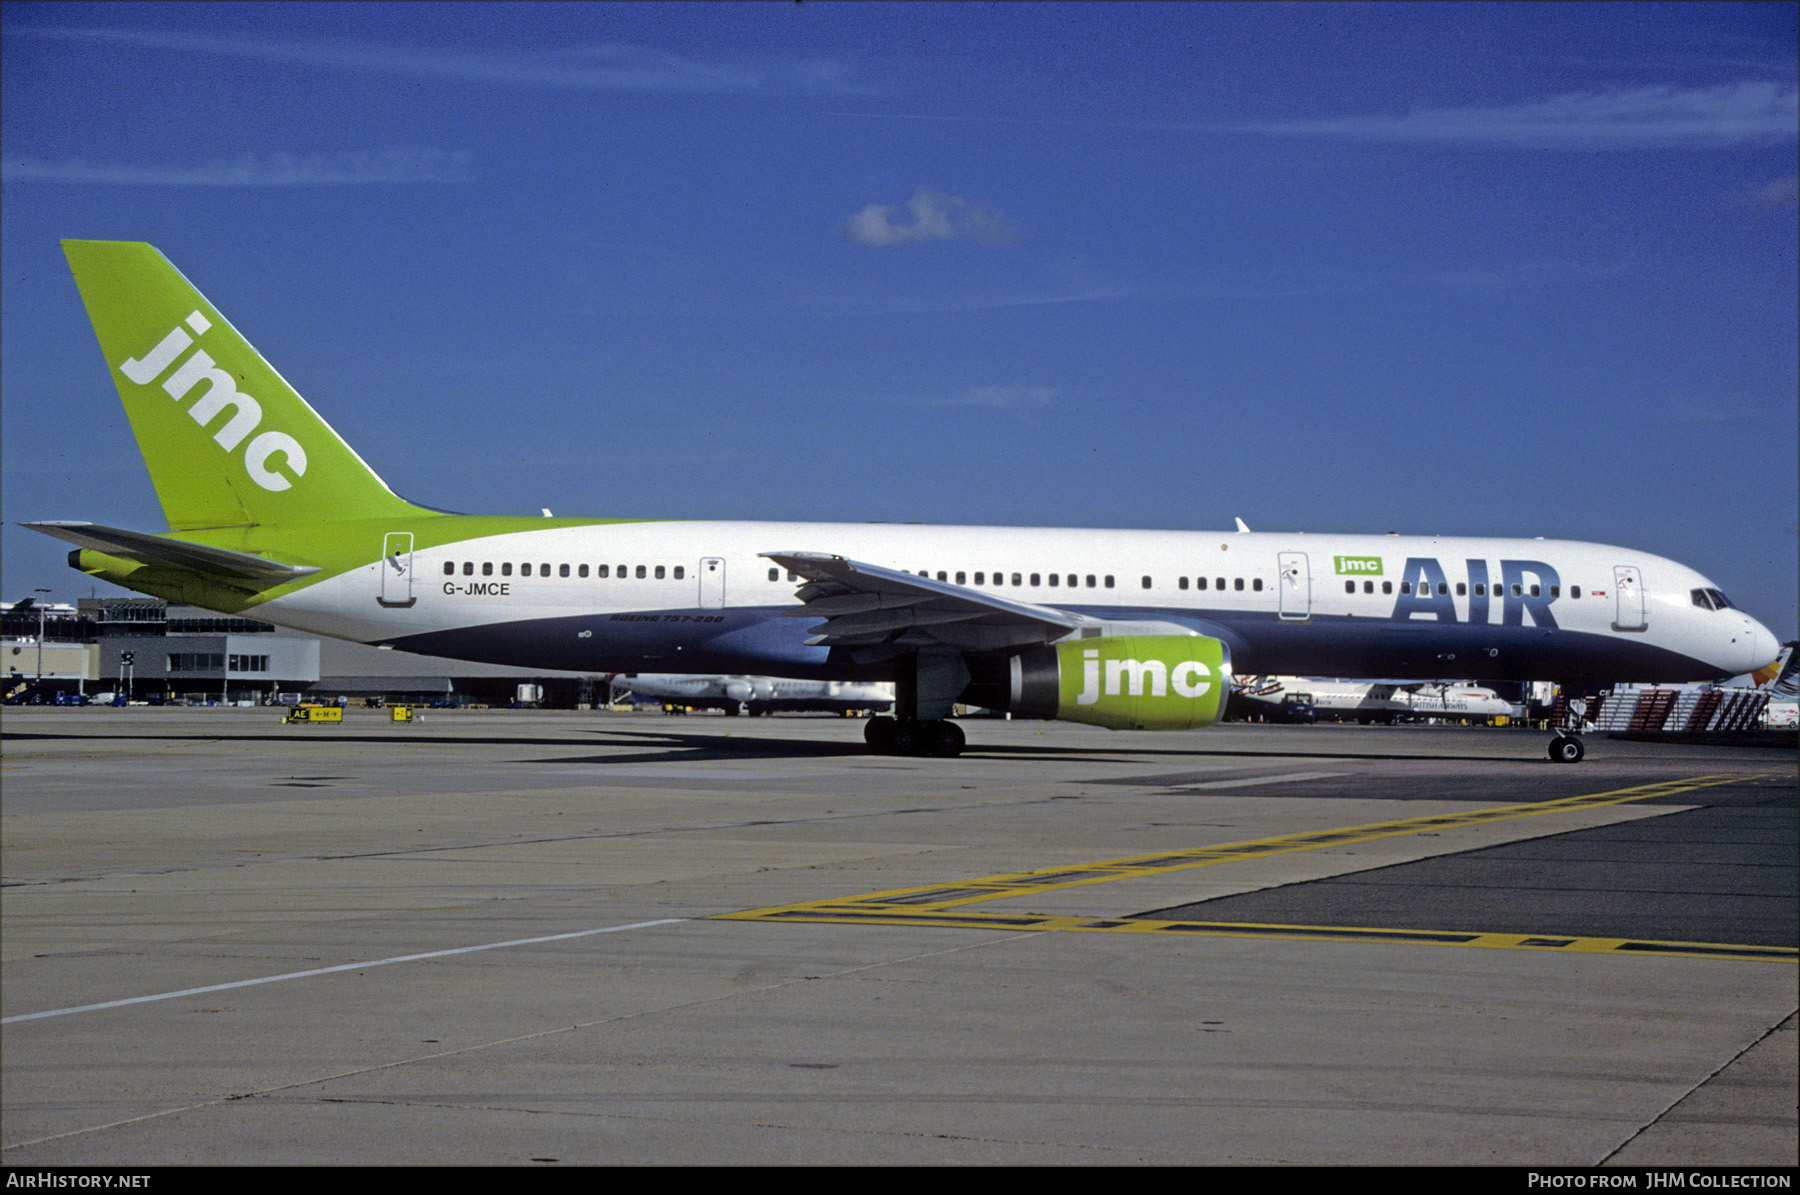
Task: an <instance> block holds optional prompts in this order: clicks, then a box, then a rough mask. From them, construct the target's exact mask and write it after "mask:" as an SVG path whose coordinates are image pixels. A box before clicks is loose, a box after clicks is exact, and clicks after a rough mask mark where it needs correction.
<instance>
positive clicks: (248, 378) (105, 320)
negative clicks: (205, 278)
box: [62, 241, 433, 531]
mask: <svg viewBox="0 0 1800 1195" xmlns="http://www.w3.org/2000/svg"><path fill="white" fill-rule="evenodd" d="M62 245H63V252H64V253H66V254H67V255H68V258H69V268H70V269H71V270H73V271H74V274H75V285H76V286H77V287H79V288H80V290H81V300H82V302H83V303H84V304H86V306H87V312H88V318H89V319H90V320H92V321H93V325H94V335H95V336H97V337H98V338H99V340H100V351H101V353H102V354H103V355H104V356H105V358H106V366H107V371H108V372H109V373H110V374H111V375H112V379H113V383H114V384H115V385H116V386H118V388H119V397H120V398H121V399H122V400H123V401H124V403H125V413H126V415H127V416H128V417H129V418H130V420H131V428H132V431H133V433H135V434H136V436H137V441H138V447H139V449H140V450H141V451H142V452H143V454H144V463H145V465H146V466H148V468H149V470H150V481H151V483H152V484H153V485H154V486H155V487H156V496H157V498H158V500H159V501H161V503H162V508H163V514H164V515H165V516H167V518H168V520H169V528H170V529H171V530H173V531H193V530H200V529H204V528H224V527H275V526H288V527H292V526H301V525H305V524H308V523H319V522H335V521H339V520H345V519H369V518H399V517H404V516H409V515H420V514H430V513H433V512H430V511H427V510H425V509H423V508H421V507H418V506H414V505H413V504H412V503H410V502H407V501H405V500H404V499H402V498H400V497H398V496H397V495H395V494H394V492H393V491H392V490H390V489H388V487H387V485H386V484H385V483H384V482H383V481H382V480H381V478H379V477H377V476H376V475H375V471H374V470H372V469H370V468H369V466H368V465H366V464H364V463H363V460H362V458H361V457H359V456H357V455H356V453H355V451H354V450H353V449H351V447H350V446H349V445H348V444H346V443H344V441H343V440H342V439H341V438H340V437H339V436H338V434H337V433H336V432H334V431H332V430H331V427H330V426H329V425H328V424H327V423H326V422H325V421H324V420H323V419H320V418H319V416H318V414H317V413H316V412H314V411H313V409H312V408H311V407H309V406H308V405H307V404H306V400H305V399H303V398H301V397H300V395H299V394H297V393H296V392H295V391H294V389H293V387H291V386H289V385H288V384H287V382H286V380H284V379H283V378H282V376H281V375H280V374H279V373H277V372H276V371H275V369H274V368H273V367H272V366H270V364H269V363H268V362H267V361H264V360H263V358H262V355H261V354H260V353H258V352H257V351H256V349H255V348H254V347H252V346H251V344H250V342H249V341H247V340H245V339H244V338H243V336H242V335H240V334H239V333H238V330H237V329H236V328H233V327H232V326H231V324H230V322H229V321H227V320H226V319H225V317H224V316H222V315H220V314H219V312H218V310H217V309H216V308H214V307H213V306H212V304H210V303H208V302H207V301H206V296H204V295H202V294H201V293H200V292H199V291H198V290H196V289H195V288H194V286H193V284H192V283H190V282H189V281H188V280H187V279H186V278H184V277H182V275H181V272H180V271H179V270H177V269H176V268H175V267H174V266H173V265H171V264H169V260H168V259H167V258H165V257H164V256H163V255H162V254H161V253H159V252H157V250H156V249H155V248H154V247H153V246H151V245H145V244H140V243H136V242H132V241H64V242H63V243H62Z"/></svg>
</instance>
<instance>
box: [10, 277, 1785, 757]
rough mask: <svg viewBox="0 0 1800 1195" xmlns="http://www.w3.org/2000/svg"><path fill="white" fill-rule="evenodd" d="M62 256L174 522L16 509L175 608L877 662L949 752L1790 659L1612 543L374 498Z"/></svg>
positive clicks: (279, 407)
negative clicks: (1242, 693) (819, 518)
mask: <svg viewBox="0 0 1800 1195" xmlns="http://www.w3.org/2000/svg"><path fill="white" fill-rule="evenodd" d="M63 248H64V251H65V253H66V254H67V256H68V259H69V264H70V267H71V269H72V270H73V271H74V275H75V282H76V285H77V287H78V288H79V289H80V291H81V297H82V300H83V302H84V303H85V304H86V306H87V311H88V315H89V317H90V319H91V320H92V322H93V326H94V331H95V334H96V335H97V337H98V338H99V341H100V349H101V352H102V354H103V356H104V357H105V360H106V368H107V372H108V373H109V375H110V376H111V377H112V379H113V382H114V383H115V385H116V386H117V387H118V390H119V395H120V397H121V399H123V401H124V405H125V411H126V414H127V416H128V417H129V418H130V421H131V425H132V430H133V432H134V433H135V434H136V436H137V440H138V445H139V447H140V449H141V450H142V451H143V454H144V460H145V463H146V465H147V466H148V468H149V471H150V478H151V481H152V483H153V484H154V486H155V488H156V494H157V497H158V499H159V500H160V501H161V503H162V507H163V513H164V515H165V516H166V518H167V520H168V524H169V530H168V531H166V532H159V533H155V534H150V533H145V532H140V531H131V530H126V529H121V528H114V527H103V526H98V525H96V524H92V523H77V522H38V523H31V524H27V525H28V526H31V527H34V528H36V529H37V530H39V531H42V532H45V533H46V534H49V535H54V536H57V537H59V538H61V539H64V540H67V541H69V542H71V543H73V544H75V545H77V550H76V551H74V552H72V553H71V554H70V564H71V565H72V566H73V567H75V568H77V569H79V570H81V571H82V572H84V573H87V574H89V575H91V576H95V577H99V578H101V579H103V580H106V581H111V582H113V583H115V584H118V585H122V586H124V587H126V588H128V589H135V590H138V591H140V592H143V593H148V594H153V595H155V596H158V597H163V598H167V599H169V600H171V601H178V602H185V603H189V604H192V605H197V606H204V607H208V608H211V609H214V610H220V611H224V612H227V613H237V612H240V611H254V614H255V616H256V617H258V618H261V619H265V620H267V621H269V622H272V623H276V624H278V625H281V626H287V627H293V628H296V629H299V630H304V631H308V632H312V633H314V634H319V635H326V636H333V637H337V638H342V639H349V640H354V641H356V642H359V643H373V644H379V645H383V646H391V647H393V648H397V649H400V650H404V651H411V652H419V653H423V654H426V655H435V656H452V657H457V658H461V659H469V660H481V661H486V662H489V663H496V664H517V665H526V666H531V667H545V668H557V669H576V670H581V671H590V672H688V673H700V672H720V673H752V674H761V675H770V676H783V677H797V678H802V679H814V680H839V681H890V682H892V683H893V684H894V685H895V687H896V703H895V716H893V717H880V718H874V719H871V720H870V721H869V722H868V724H867V728H868V729H867V738H868V740H869V743H870V745H871V746H872V747H873V748H874V749H875V750H877V751H889V752H897V753H910V752H923V753H927V754H936V755H955V754H957V753H959V752H960V751H961V750H962V748H963V744H964V736H963V732H962V730H961V729H960V727H958V725H957V724H956V723H955V722H953V721H951V720H950V719H949V715H950V712H951V707H952V706H953V705H954V704H956V703H958V702H965V703H967V704H970V705H977V706H984V707H986V708H989V709H994V710H1007V711H1011V712H1012V713H1013V714H1014V715H1015V716H1019V717H1036V718H1058V719H1065V720H1069V721H1075V722H1082V723H1087V724H1090V725H1096V726H1104V727H1109V728H1113V729H1138V730H1174V729H1187V728H1192V727H1202V726H1207V725H1209V724H1211V723H1212V722H1214V721H1216V720H1217V719H1218V718H1219V716H1220V714H1221V712H1222V711H1223V708H1224V704H1225V699H1226V697H1227V695H1228V691H1229V689H1230V687H1231V677H1232V674H1233V670H1234V669H1235V670H1238V671H1242V672H1244V673H1246V674H1271V673H1281V674H1302V675H1313V676H1321V675H1325V676H1380V677H1386V678H1392V679H1396V680H1406V679H1415V678H1416V679H1420V680H1432V679H1440V678H1443V677H1452V676H1453V677H1457V678H1460V679H1465V680H1470V681H1483V680H1552V681H1556V682H1559V683H1560V684H1562V685H1563V686H1564V688H1565V690H1566V691H1581V690H1585V689H1587V688H1591V687H1598V686H1601V685H1606V684H1611V683H1616V682H1623V681H1657V682H1681V681H1701V680H1712V679H1716V678H1721V677H1727V676H1733V675H1736V674H1739V673H1744V672H1748V671H1751V670H1752V669H1755V668H1759V667H1761V666H1763V665H1764V664H1766V663H1768V662H1769V661H1770V660H1772V659H1773V658H1774V657H1775V655H1776V653H1777V650H1778V644H1777V643H1776V640H1775V637H1774V636H1773V635H1772V634H1771V633H1770V632H1769V631H1768V630H1767V629H1766V628H1765V627H1763V626H1762V625H1761V624H1760V623H1758V622H1757V621H1756V620H1755V619H1753V618H1751V617H1749V616H1748V615H1746V614H1744V613H1743V612H1742V611H1739V610H1737V609H1735V608H1733V606H1732V604H1731V602H1730V601H1728V600H1727V599H1726V597H1725V595H1724V594H1723V593H1721V592H1720V590H1719V588H1718V587H1717V586H1715V585H1714V584H1713V583H1712V582H1711V581H1709V580H1707V579H1706V578H1705V577H1703V576H1701V575H1700V574H1699V573H1697V572H1695V571H1694V570H1693V569H1690V568H1688V567H1687V566H1686V565H1683V564H1678V563H1676V562H1675V561H1673V560H1667V559H1664V558H1662V557H1660V556H1652V555H1650V554H1648V553H1645V552H1640V551H1636V550H1633V549H1630V548H1619V547H1610V546H1607V545H1604V544H1587V543H1573V542H1568V541H1561V540H1545V539H1449V538H1435V537H1416V536H1415V537H1406V536H1396V535H1385V536H1383V535H1293V534H1257V533H1252V532H1250V531H1249V530H1248V528H1246V527H1244V525H1243V524H1242V522H1241V521H1240V522H1239V524H1238V530H1237V531H1235V532H1212V531H1094V530H1068V529H1050V528H1003V527H930V526H914V525H884V524H853V523H786V522H768V523H755V522H669V521H655V520H643V519H579V518H550V517H545V518H528V517H517V516H490V515H460V514H450V513H446V512H443V511H438V510H433V509H430V508H428V507H423V506H417V505H414V504H413V503H411V502H408V501H406V500H404V499H402V498H400V497H398V496H397V495H395V494H394V493H393V491H391V490H390V489H388V487H387V485H386V484H385V483H383V482H382V480H381V478H379V477H378V476H376V474H375V472H374V471H373V470H372V469H370V468H369V466H368V465H367V464H365V463H364V462H363V460H362V459H361V458H360V457H359V456H357V455H356V453H355V452H354V451H353V450H352V449H351V448H350V446H349V445H347V444H346V443H344V441H343V440H342V439H340V438H339V437H338V435H337V434H336V433H335V432H334V431H332V429H331V428H330V427H329V426H327V425H326V424H325V422H324V421H323V420H322V419H320V418H319V416H318V415H317V414H316V413H315V412H314V411H313V409H312V408H311V407H310V406H308V405H307V404H306V402H305V400H304V399H302V398H301V397H300V395H299V394H298V393H296V392H295V391H294V390H293V389H292V388H291V387H290V386H289V385H288V383H287V382H286V381H285V380H284V379H283V378H282V377H281V375H280V374H279V373H277V372H276V371H275V370H274V369H273V368H272V367H271V366H270V365H269V364H268V363H267V362H266V361H264V360H263V358H262V357H261V355H260V354H258V353H257V351H256V350H255V349H254V348H253V347H252V346H251V345H250V344H249V342H248V341H246V340H245V339H244V338H243V337H242V336H241V335H240V334H239V333H238V331H237V330H236V329H235V328H233V327H232V326H231V324H230V323H228V322H227V321H226V319H225V317H224V316H223V315H221V314H220V313H219V311H218V310H217V309H216V308H214V307H213V306H212V305H211V304H210V303H208V302H207V300H206V299H205V297H204V296H202V295H201V294H200V292H199V291H198V290H196V289H195V288H194V287H193V285H192V284H190V283H189V282H188V281H187V279H186V278H184V277H183V276H182V275H181V274H180V273H179V272H178V271H177V270H176V269H175V268H174V266H172V265H171V264H170V263H169V262H168V260H167V259H165V258H164V257H163V256H162V254H161V253H159V252H157V250H156V249H155V248H153V247H152V246H150V245H145V244H138V243H133V242H115V241H65V242H63ZM1550 756H1551V758H1552V759H1556V760H1560V761H1566V762H1574V761H1575V760H1578V759H1580V758H1581V756H1582V745H1581V741H1580V739H1579V738H1577V737H1575V736H1574V735H1573V734H1570V733H1566V732H1563V733H1558V735H1557V736H1556V738H1555V739H1554V740H1553V741H1552V743H1551V745H1550Z"/></svg>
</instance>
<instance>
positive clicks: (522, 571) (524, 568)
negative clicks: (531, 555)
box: [519, 564, 531, 577]
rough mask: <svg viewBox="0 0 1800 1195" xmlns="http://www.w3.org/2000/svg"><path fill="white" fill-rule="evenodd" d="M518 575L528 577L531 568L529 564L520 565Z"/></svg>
mask: <svg viewBox="0 0 1800 1195" xmlns="http://www.w3.org/2000/svg"><path fill="white" fill-rule="evenodd" d="M519 575H520V576H521V577H529V576H530V575H531V566H530V565H529V564H521V565H520V566H519Z"/></svg>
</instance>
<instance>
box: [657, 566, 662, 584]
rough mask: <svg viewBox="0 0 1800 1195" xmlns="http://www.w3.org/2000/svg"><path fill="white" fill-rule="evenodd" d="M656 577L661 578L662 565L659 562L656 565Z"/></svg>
mask: <svg viewBox="0 0 1800 1195" xmlns="http://www.w3.org/2000/svg"><path fill="white" fill-rule="evenodd" d="M656 579H657V580H658V581H660V580H662V579H663V566H662V565H660V564H659V565H657V566H656Z"/></svg>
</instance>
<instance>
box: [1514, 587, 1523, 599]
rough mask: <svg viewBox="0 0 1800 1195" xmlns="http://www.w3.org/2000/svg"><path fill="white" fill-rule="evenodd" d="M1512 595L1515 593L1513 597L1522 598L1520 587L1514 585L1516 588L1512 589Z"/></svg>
mask: <svg viewBox="0 0 1800 1195" xmlns="http://www.w3.org/2000/svg"><path fill="white" fill-rule="evenodd" d="M1512 593H1513V596H1514V597H1520V596H1522V595H1521V593H1520V590H1519V587H1518V586H1517V585H1514V586H1513V587H1512Z"/></svg>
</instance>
